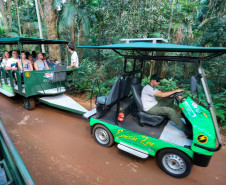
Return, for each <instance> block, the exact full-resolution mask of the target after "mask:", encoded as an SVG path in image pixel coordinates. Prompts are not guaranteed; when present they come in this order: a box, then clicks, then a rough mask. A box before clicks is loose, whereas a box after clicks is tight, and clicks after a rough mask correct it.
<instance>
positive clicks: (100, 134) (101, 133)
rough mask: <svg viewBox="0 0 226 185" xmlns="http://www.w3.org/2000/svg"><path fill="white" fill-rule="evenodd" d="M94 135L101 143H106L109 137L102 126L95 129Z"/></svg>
mask: <svg viewBox="0 0 226 185" xmlns="http://www.w3.org/2000/svg"><path fill="white" fill-rule="evenodd" d="M95 137H96V139H97V141H98V142H99V143H100V144H102V145H106V144H108V143H109V140H110V137H109V135H108V133H107V131H106V130H104V129H102V128H97V129H96V131H95Z"/></svg>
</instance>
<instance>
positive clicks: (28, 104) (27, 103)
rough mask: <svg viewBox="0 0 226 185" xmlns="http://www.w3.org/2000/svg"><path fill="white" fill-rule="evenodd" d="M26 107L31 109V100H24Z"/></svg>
mask: <svg viewBox="0 0 226 185" xmlns="http://www.w3.org/2000/svg"><path fill="white" fill-rule="evenodd" d="M24 106H25V108H27V109H29V107H30V102H29V100H28V99H27V98H25V99H24Z"/></svg>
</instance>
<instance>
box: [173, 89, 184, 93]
mask: <svg viewBox="0 0 226 185" xmlns="http://www.w3.org/2000/svg"><path fill="white" fill-rule="evenodd" d="M182 91H184V90H183V89H176V90H175V93H179V92H182Z"/></svg>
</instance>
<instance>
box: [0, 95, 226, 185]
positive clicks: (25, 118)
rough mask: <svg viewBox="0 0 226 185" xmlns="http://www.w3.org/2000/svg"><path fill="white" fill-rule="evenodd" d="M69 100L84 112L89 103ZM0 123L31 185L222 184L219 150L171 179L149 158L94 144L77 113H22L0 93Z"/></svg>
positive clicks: (224, 173)
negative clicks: (206, 161) (185, 174)
mask: <svg viewBox="0 0 226 185" xmlns="http://www.w3.org/2000/svg"><path fill="white" fill-rule="evenodd" d="M74 99H75V100H76V101H77V102H79V103H80V104H82V105H83V106H85V107H86V108H87V109H89V102H84V101H83V100H81V99H79V98H78V97H74ZM0 119H1V120H2V121H3V123H4V125H5V127H6V129H7V131H8V134H9V135H10V137H11V139H12V141H13V142H14V144H15V146H16V148H17V150H18V152H19V153H20V155H21V157H22V159H23V161H24V163H25V165H26V167H27V169H28V170H29V172H30V174H31V176H32V178H33V179H34V181H35V183H36V184H37V185H66V184H67V185H70V184H84V185H85V184H106V185H127V184H128V185H133V184H134V185H136V184H137V185H139V184H153V185H162V184H167V185H175V184H187V185H191V184H205V185H213V184H214V185H218V184H222V185H223V184H225V179H226V165H225V164H226V163H225V161H226V159H225V156H226V150H225V146H223V147H222V149H221V150H220V151H219V152H216V153H215V154H214V156H213V157H212V160H211V162H210V164H209V166H208V167H207V168H201V167H198V166H194V167H193V170H192V172H191V175H190V176H189V177H187V178H183V179H175V178H173V177H170V176H169V175H167V174H165V173H164V172H163V171H162V170H161V169H160V168H159V167H158V165H157V163H156V159H155V158H151V157H149V158H148V159H147V160H141V159H139V158H136V157H133V156H131V155H128V154H126V153H124V152H121V151H119V150H118V149H117V146H116V145H114V146H113V147H110V148H105V147H101V146H100V145H98V144H97V143H96V142H95V141H94V139H93V138H92V137H91V135H90V129H89V121H88V120H84V119H83V118H82V116H81V115H76V114H73V113H69V112H66V111H62V110H58V109H55V108H52V107H49V106H46V105H44V104H39V105H38V106H37V107H36V108H35V109H34V110H32V111H27V110H26V109H25V108H24V107H23V103H22V98H21V97H17V98H13V99H10V98H8V97H6V96H3V95H0Z"/></svg>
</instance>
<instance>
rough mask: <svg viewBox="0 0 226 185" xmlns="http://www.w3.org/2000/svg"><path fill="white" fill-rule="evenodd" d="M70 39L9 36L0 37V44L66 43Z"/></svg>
mask: <svg viewBox="0 0 226 185" xmlns="http://www.w3.org/2000/svg"><path fill="white" fill-rule="evenodd" d="M69 42H71V41H66V40H50V39H40V38H31V37H11V38H1V39H0V45H2V44H3V45H13V44H19V43H21V44H68V43H69Z"/></svg>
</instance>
